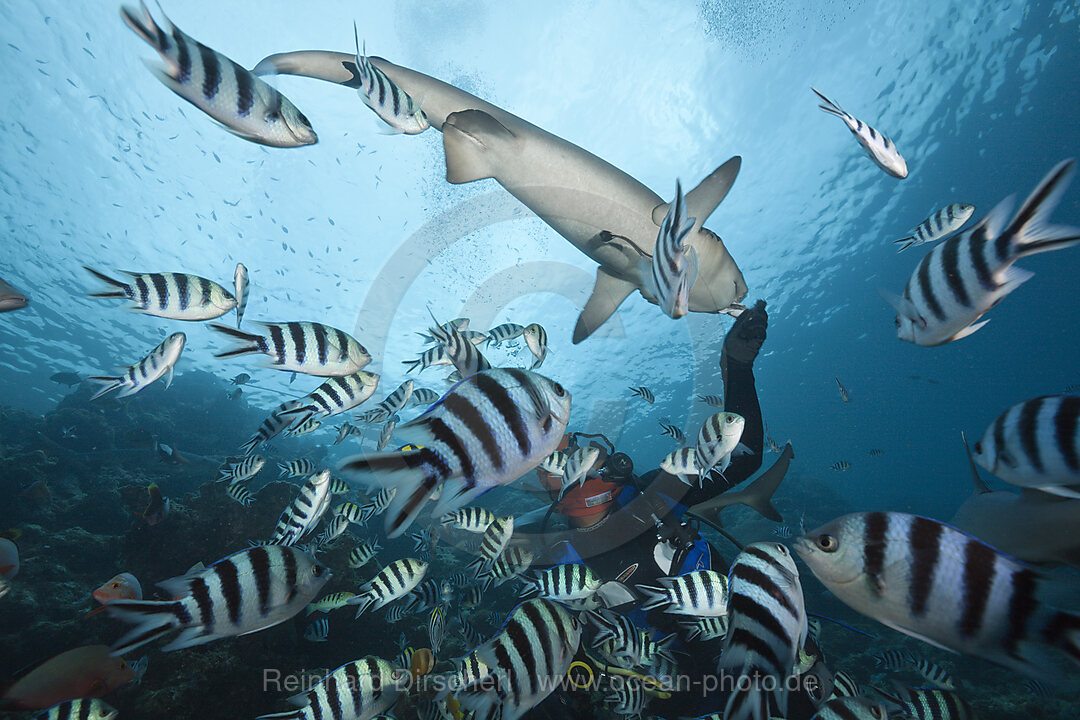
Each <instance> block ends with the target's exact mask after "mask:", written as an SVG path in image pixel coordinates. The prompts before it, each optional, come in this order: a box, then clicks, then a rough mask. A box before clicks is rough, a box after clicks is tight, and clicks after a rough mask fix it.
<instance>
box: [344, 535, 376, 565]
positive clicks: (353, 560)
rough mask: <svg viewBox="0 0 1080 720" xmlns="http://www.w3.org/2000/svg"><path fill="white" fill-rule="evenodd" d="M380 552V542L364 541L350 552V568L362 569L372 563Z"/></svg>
mask: <svg viewBox="0 0 1080 720" xmlns="http://www.w3.org/2000/svg"><path fill="white" fill-rule="evenodd" d="M378 551H379V541H378V540H375V541H374V542H372V541H370V540H364V541H362V542H361V543H360V544H359V545H357V546H356V547H354V548H353V549H352V550H350V551H349V567H351V568H362V567H364V566H365V565H367V564H368V563H369V562H371V559H372V558H373V557H375V553H377V552H378Z"/></svg>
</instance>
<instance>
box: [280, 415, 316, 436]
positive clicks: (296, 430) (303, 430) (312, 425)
mask: <svg viewBox="0 0 1080 720" xmlns="http://www.w3.org/2000/svg"><path fill="white" fill-rule="evenodd" d="M320 427H322V423H321V422H319V421H318V420H316V419H315V418H313V417H309V418H308V419H307V420H305V421H304V422H302V423H299V424H296V423H294V424H293V425H290V426H289V429H288V430H286V431H285V434H286V435H288V436H290V437H299V436H300V435H307V434H309V433H313V432H315V431H316V430H318V429H319V428H320Z"/></svg>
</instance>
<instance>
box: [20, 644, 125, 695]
mask: <svg viewBox="0 0 1080 720" xmlns="http://www.w3.org/2000/svg"><path fill="white" fill-rule="evenodd" d="M134 677H135V672H134V671H133V670H132V669H131V666H129V665H128V664H127V662H125V661H124V660H123V658H117V657H112V656H111V655H110V654H109V647H108V646H107V645H84V646H83V647H77V648H75V649H74V650H68V651H67V652H63V653H60V654H59V655H57V656H56V657H53V658H50V659H49V660H46V661H45V662H43V663H41V664H40V665H38V666H37V667H35V668H33V669H32V670H30V671H29V672H27V673H25V674H24V675H23V676H22V677H20V678H19V679H18V680H16V681H15V682H14V683H13V684H12V685H11V687H10V688H8V689H7V692H5V693H4V695H3V697H2V698H0V704H2V705H3V706H4V707H5V708H12V709H19V710H44V709H45V708H49V707H52V706H53V705H56V704H57V703H61V702H64V701H65V700H74V699H75V698H97V697H101V696H103V695H105V694H107V693H109V692H112V691H113V690H115V689H116V688H118V687H120V686H122V685H125V684H127V683H129V682H131V680H132V678H134Z"/></svg>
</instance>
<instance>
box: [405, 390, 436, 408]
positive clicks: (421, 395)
mask: <svg viewBox="0 0 1080 720" xmlns="http://www.w3.org/2000/svg"><path fill="white" fill-rule="evenodd" d="M440 397H442V395H440V394H439V393H437V392H435V391H434V390H428V389H427V388H414V389H413V393H412V404H413V405H431V404H432V403H437V402H438V401H439V398H440Z"/></svg>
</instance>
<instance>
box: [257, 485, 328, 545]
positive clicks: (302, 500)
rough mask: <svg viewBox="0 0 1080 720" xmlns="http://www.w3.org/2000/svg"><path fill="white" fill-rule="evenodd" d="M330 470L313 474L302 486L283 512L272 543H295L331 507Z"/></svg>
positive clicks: (316, 523) (308, 531) (312, 528)
mask: <svg viewBox="0 0 1080 720" xmlns="http://www.w3.org/2000/svg"><path fill="white" fill-rule="evenodd" d="M330 497H331V496H330V471H329V470H323V471H322V472H320V473H317V474H315V475H312V476H311V477H309V478H308V479H307V482H305V483H304V486H303V487H301V488H300V492H299V493H298V494H297V495H296V499H295V500H293V501H292V504H291V505H289V507H287V508H285V511H284V512H282V513H281V517H280V518H278V522H277V527H276V528H274V537H273V538H271V540H270V544H271V545H294V544H296V543H297V542H299V541H300V540H301V539H302V538H303V537H304V536H305V535H307V534H308V533H310V532H311V531H312V530H314V529H315V526H316V525H318V524H319V520H320V519H321V518H322V516H323V514H324V513H325V512H326V510H327V508H329V507H330Z"/></svg>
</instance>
